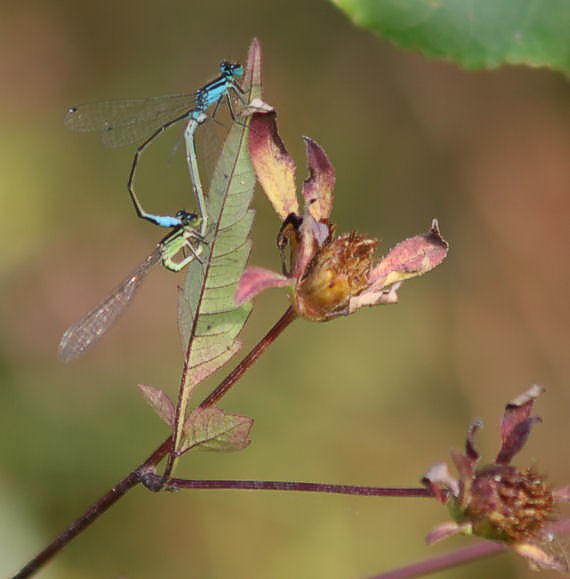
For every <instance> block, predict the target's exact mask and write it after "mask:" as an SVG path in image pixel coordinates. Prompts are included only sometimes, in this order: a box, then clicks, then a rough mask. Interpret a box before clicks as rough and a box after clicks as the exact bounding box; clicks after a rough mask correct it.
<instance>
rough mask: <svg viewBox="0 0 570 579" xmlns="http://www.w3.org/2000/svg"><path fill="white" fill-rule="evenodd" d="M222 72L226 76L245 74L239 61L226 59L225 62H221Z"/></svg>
mask: <svg viewBox="0 0 570 579" xmlns="http://www.w3.org/2000/svg"><path fill="white" fill-rule="evenodd" d="M220 72H221V73H222V74H223V75H224V76H235V77H240V76H243V65H242V64H240V63H239V62H228V61H227V60H224V62H221V63H220Z"/></svg>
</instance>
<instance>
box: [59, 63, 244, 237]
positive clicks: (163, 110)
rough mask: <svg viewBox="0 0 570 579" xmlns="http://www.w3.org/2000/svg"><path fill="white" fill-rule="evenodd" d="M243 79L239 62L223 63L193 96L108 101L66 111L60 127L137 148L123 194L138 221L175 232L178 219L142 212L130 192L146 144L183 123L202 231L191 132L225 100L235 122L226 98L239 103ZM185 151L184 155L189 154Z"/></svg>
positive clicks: (110, 143) (200, 195)
mask: <svg viewBox="0 0 570 579" xmlns="http://www.w3.org/2000/svg"><path fill="white" fill-rule="evenodd" d="M242 76H243V66H242V65H241V64H238V63H232V62H222V63H221V64H220V75H219V76H218V77H217V78H215V79H214V80H212V81H210V82H209V83H208V84H206V85H204V86H203V87H202V88H200V89H198V90H197V91H196V92H194V93H193V94H184V95H166V96H161V97H152V98H146V99H130V100H112V101H101V102H95V103H89V104H84V105H78V106H75V107H71V108H70V109H69V110H68V111H67V113H66V114H65V118H64V123H65V125H66V126H67V127H68V128H69V129H71V130H73V131H97V132H102V136H101V141H102V143H103V144H104V145H106V146H108V147H121V146H123V145H129V144H132V143H136V142H138V141H140V140H141V139H143V138H144V141H143V142H142V143H141V144H140V145H139V146H138V147H137V150H136V152H135V155H134V158H133V162H132V165H131V171H130V173H129V180H128V189H129V194H130V196H131V200H132V202H133V204H134V206H135V210H136V212H137V214H138V215H139V217H141V218H142V219H147V220H148V221H151V222H152V223H155V224H156V225H160V226H162V227H178V226H180V225H182V224H181V222H180V219H179V218H178V217H177V216H168V215H155V214H153V213H148V212H147V211H145V210H144V209H143V207H142V205H141V203H140V201H139V199H138V197H137V195H136V193H135V190H134V177H135V172H136V168H137V165H138V162H139V158H140V156H141V155H142V153H143V151H144V150H145V149H146V148H147V147H148V145H149V144H150V143H151V142H152V141H153V140H154V139H155V138H156V137H158V136H159V135H160V134H161V133H163V132H164V131H166V130H167V129H169V128H170V127H172V126H173V125H175V124H176V123H178V122H182V121H186V123H187V128H186V143H187V160H188V164H189V168H190V172H191V177H192V184H193V187H194V193H195V195H196V201H197V203H198V206H199V207H198V208H199V211H200V213H201V214H202V216H203V221H202V227H201V232H202V233H204V232H205V230H206V225H207V223H206V215H207V212H206V207H205V201H204V195H203V192H202V186H201V183H200V180H199V176H198V172H197V160H196V148H195V144H194V133H195V132H196V129H197V127H198V126H199V125H200V124H202V123H203V122H205V121H206V120H207V118H208V116H207V114H206V112H207V111H208V109H209V108H210V107H212V106H214V105H215V108H214V112H213V113H212V117H213V116H215V114H216V112H217V110H218V108H219V106H220V104H221V103H222V102H223V101H224V100H225V101H226V102H227V104H228V107H229V110H230V114H231V115H232V118H233V117H234V114H233V109H232V105H231V100H230V94H233V95H235V96H236V97H237V98H238V99H239V100H240V101H242V102H243V96H242V93H243V89H242V88H241V86H240V84H239V82H238V79H239V78H240V77H242ZM188 149H189V150H188Z"/></svg>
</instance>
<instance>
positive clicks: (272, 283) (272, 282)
mask: <svg viewBox="0 0 570 579" xmlns="http://www.w3.org/2000/svg"><path fill="white" fill-rule="evenodd" d="M291 284H292V281H291V280H290V279H289V278H287V277H285V276H283V275H281V274H280V273H275V272H274V271H270V270H268V269H265V268H263V267H255V266H253V267H248V268H247V269H246V270H245V271H244V272H243V275H242V276H241V279H240V280H239V284H238V286H237V290H236V297H235V300H236V305H238V306H239V305H241V304H243V303H244V302H247V301H249V300H252V299H253V298H254V297H255V296H256V295H257V294H259V293H261V292H262V291H265V290H266V289H269V288H276V287H286V286H288V285H291Z"/></svg>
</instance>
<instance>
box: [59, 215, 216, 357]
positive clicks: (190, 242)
mask: <svg viewBox="0 0 570 579" xmlns="http://www.w3.org/2000/svg"><path fill="white" fill-rule="evenodd" d="M176 219H178V221H179V223H180V224H179V225H178V226H177V227H175V228H174V229H173V230H172V231H171V232H170V233H169V234H168V235H167V236H166V237H164V238H163V239H162V240H161V241H160V243H159V244H158V245H157V246H156V248H155V250H154V251H153V252H152V253H151V254H150V255H149V256H148V257H147V258H146V259H145V260H144V261H143V262H142V263H141V264H140V265H139V266H138V267H137V268H136V269H134V270H133V271H132V272H131V273H130V274H129V275H128V276H127V277H126V278H125V279H124V280H123V282H122V283H121V284H120V285H119V286H117V287H116V288H115V289H114V290H113V291H112V292H111V293H110V295H109V296H108V297H107V298H106V299H104V300H103V301H102V302H101V303H100V304H99V305H97V306H95V307H94V308H93V309H92V310H90V311H89V312H88V313H87V314H85V315H84V316H83V317H82V318H81V319H80V320H79V321H78V322H76V323H75V324H73V326H70V327H69V328H68V329H67V330H66V331H65V333H64V334H63V336H62V338H61V341H60V343H59V348H58V355H59V357H60V358H61V359H62V360H63V361H64V362H69V361H71V360H73V359H74V358H77V357H78V356H80V355H81V354H83V352H85V350H87V349H88V348H90V347H91V346H92V345H93V344H94V343H95V342H96V341H97V340H99V338H101V337H102V336H103V335H104V334H105V333H106V332H107V330H108V329H109V328H110V327H111V326H112V325H113V323H114V322H115V321H116V320H117V318H118V317H119V316H120V315H121V314H122V313H123V312H124V311H125V309H126V307H127V306H128V305H129V304H130V303H131V301H132V299H133V298H134V296H135V294H136V292H137V290H138V289H139V287H140V286H141V284H142V283H143V281H144V280H145V278H146V276H147V275H148V273H149V272H150V270H151V269H152V268H153V267H154V266H155V265H156V264H157V263H159V262H162V263H163V265H164V266H165V267H166V268H167V269H169V270H171V271H180V270H181V269H183V268H184V267H186V266H187V265H188V263H190V262H191V261H192V260H193V259H198V260H199V259H200V257H199V254H200V253H201V251H202V244H203V243H205V240H204V238H203V237H202V235H201V234H200V233H199V232H198V230H197V228H198V226H199V225H200V220H201V219H200V217H199V216H198V215H196V214H195V213H186V212H185V211H178V212H177V214H176ZM181 252H182V253H183V256H182V257H181V258H180V259H177V256H178V255H179V254H180V253H181Z"/></svg>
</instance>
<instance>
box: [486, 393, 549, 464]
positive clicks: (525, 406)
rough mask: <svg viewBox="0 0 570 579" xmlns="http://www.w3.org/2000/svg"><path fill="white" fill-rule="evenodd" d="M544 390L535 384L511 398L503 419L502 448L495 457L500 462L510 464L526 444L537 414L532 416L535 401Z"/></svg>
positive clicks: (537, 420)
mask: <svg viewBox="0 0 570 579" xmlns="http://www.w3.org/2000/svg"><path fill="white" fill-rule="evenodd" d="M543 392H544V388H542V387H541V386H537V385H534V386H532V388H529V389H528V390H527V391H526V392H523V393H522V394H521V395H520V396H517V397H516V398H515V399H513V400H511V401H510V402H509V403H508V404H507V406H506V407H505V413H504V415H503V419H502V421H501V449H500V450H499V454H498V455H497V458H496V459H495V462H496V463H498V464H508V463H509V462H511V460H512V458H513V456H515V454H517V452H519V451H520V449H521V448H522V447H523V446H524V445H525V443H526V441H527V438H528V435H529V434H530V430H531V428H532V426H533V424H535V423H536V422H540V418H538V417H537V416H534V417H531V416H530V413H531V412H532V407H533V405H534V401H535V400H536V398H537V397H538V396H540V395H541V394H542V393H543Z"/></svg>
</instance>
